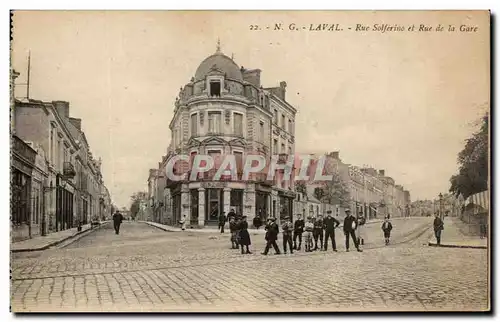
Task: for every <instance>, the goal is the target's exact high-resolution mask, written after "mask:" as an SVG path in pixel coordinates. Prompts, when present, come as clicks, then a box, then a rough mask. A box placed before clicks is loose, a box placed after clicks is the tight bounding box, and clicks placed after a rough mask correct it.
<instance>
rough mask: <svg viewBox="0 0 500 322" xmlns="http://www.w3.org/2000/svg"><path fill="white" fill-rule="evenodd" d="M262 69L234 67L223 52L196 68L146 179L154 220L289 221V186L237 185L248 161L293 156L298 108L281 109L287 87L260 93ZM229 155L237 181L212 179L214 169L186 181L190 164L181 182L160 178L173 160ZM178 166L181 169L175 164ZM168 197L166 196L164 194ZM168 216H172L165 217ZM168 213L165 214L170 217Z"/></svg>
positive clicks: (260, 179) (259, 181)
mask: <svg viewBox="0 0 500 322" xmlns="http://www.w3.org/2000/svg"><path fill="white" fill-rule="evenodd" d="M260 74H261V70H259V69H245V68H243V67H241V68H240V67H238V65H237V64H236V63H235V62H234V61H233V59H231V58H229V57H227V56H226V55H224V54H223V53H222V52H221V51H220V48H217V51H216V53H215V54H213V55H211V56H209V57H208V58H206V59H205V60H203V61H202V62H201V64H200V65H199V66H198V68H197V70H196V72H195V75H194V77H192V78H191V81H190V82H189V83H187V84H186V85H185V86H184V87H183V88H181V91H180V93H179V97H178V98H177V99H176V102H175V111H174V116H173V118H172V121H171V122H170V130H171V135H172V136H171V143H170V146H169V147H168V150H167V155H166V156H165V157H164V158H162V162H160V169H154V171H151V172H150V176H149V179H148V181H149V184H150V189H149V197H150V205H149V206H150V207H151V206H153V209H155V211H156V212H155V214H156V215H155V216H156V220H163V219H161V218H165V219H164V220H165V222H169V223H171V224H174V225H175V224H177V223H178V222H179V220H180V219H181V218H183V217H185V218H186V221H187V223H188V225H190V226H191V227H204V226H206V225H217V221H218V216H219V214H220V213H223V212H224V213H226V214H227V213H228V212H229V211H230V209H234V210H235V211H236V212H237V213H240V214H244V215H246V216H247V217H248V220H252V219H253V218H254V217H255V216H260V217H262V218H263V219H265V218H267V217H268V216H273V217H276V218H278V219H279V218H281V217H282V216H284V215H285V214H289V215H293V200H294V198H295V192H294V191H293V184H288V183H286V182H284V181H283V180H281V181H280V180H272V181H268V180H267V178H266V175H264V174H255V175H251V176H250V178H249V180H242V177H241V175H242V166H243V162H244V160H245V157H246V156H248V155H255V154H258V155H261V156H264V157H265V158H266V159H269V158H271V156H272V155H273V154H280V155H281V156H280V158H282V160H286V156H287V155H291V154H293V153H294V152H295V126H294V124H295V114H296V112H297V111H296V109H295V108H294V107H293V106H291V105H290V104H289V103H287V102H286V83H285V82H281V83H280V86H279V87H273V88H264V87H263V86H262V85H261V83H260ZM179 154H182V155H189V156H190V158H191V160H194V158H195V157H196V155H199V154H202V155H210V156H212V157H213V158H214V159H218V158H221V157H222V156H226V155H231V154H232V155H234V156H235V159H236V165H237V168H238V171H237V172H238V173H237V180H234V178H233V180H222V181H221V180H213V176H214V175H215V173H216V172H217V170H218V169H213V170H211V171H209V172H206V173H204V174H200V175H199V177H198V178H195V180H190V178H189V175H190V169H191V168H190V166H191V165H190V164H184V165H181V167H183V168H175V169H176V170H175V171H183V172H187V173H188V177H187V178H186V179H185V180H183V181H171V180H169V179H168V178H165V175H164V173H162V171H161V170H162V169H164V165H165V164H166V163H167V162H168V161H169V160H170V159H171V158H172V157H174V156H175V155H179ZM177 164H179V163H177ZM165 188H166V189H168V191H165V190H166V189H165ZM167 209H169V210H168V211H167ZM167 212H169V213H168V214H167Z"/></svg>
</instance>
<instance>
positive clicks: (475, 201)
mask: <svg viewBox="0 0 500 322" xmlns="http://www.w3.org/2000/svg"><path fill="white" fill-rule="evenodd" d="M465 205H466V208H472V207H473V208H475V209H476V210H475V212H489V209H490V195H489V191H488V190H486V191H483V192H479V193H476V194H473V195H472V196H469V198H467V200H466V202H465Z"/></svg>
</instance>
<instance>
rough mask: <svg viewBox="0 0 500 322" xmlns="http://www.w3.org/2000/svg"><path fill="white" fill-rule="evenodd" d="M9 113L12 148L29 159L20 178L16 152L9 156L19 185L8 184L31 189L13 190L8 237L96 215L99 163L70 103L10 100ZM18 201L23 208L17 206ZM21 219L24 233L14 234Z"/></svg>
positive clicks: (61, 227)
mask: <svg viewBox="0 0 500 322" xmlns="http://www.w3.org/2000/svg"><path fill="white" fill-rule="evenodd" d="M13 114H14V115H15V122H14V126H13V128H14V129H15V133H16V135H14V136H13V139H14V142H13V147H14V149H16V147H17V148H19V149H22V150H23V151H25V152H26V151H32V152H31V153H28V154H30V158H31V159H32V162H31V164H30V167H31V173H28V172H29V171H28V168H27V166H26V165H25V166H24V168H23V170H25V171H21V172H22V173H23V176H20V175H19V174H18V173H19V170H18V169H16V168H17V165H18V164H19V162H18V161H17V156H16V154H15V155H14V157H13V160H12V162H13V163H12V166H13V169H12V173H13V181H14V182H19V183H20V185H17V184H15V185H13V187H14V189H15V190H16V189H17V190H19V191H21V192H22V191H24V190H28V191H30V192H29V196H28V195H26V193H21V192H19V193H17V192H16V193H14V194H13V197H12V202H11V203H12V205H13V207H14V208H15V209H12V224H13V226H14V228H13V232H14V233H13V236H14V235H15V237H13V239H16V240H20V239H23V238H31V237H33V236H35V235H37V234H42V235H44V234H47V233H50V232H56V231H61V230H66V229H70V228H73V227H76V226H78V225H79V224H87V223H89V222H90V220H91V218H92V216H96V217H99V214H100V212H99V211H100V209H99V200H100V199H103V198H102V192H101V190H103V189H104V191H107V189H105V187H104V183H103V180H102V173H101V162H100V160H99V161H96V160H94V159H93V157H92V154H91V152H90V149H89V145H88V143H87V140H86V138H85V134H84V133H83V131H82V129H81V119H75V118H71V117H70V116H69V103H68V102H65V101H53V102H43V101H39V100H33V99H24V100H14V112H13ZM28 148H29V149H28ZM23 153H24V152H23ZM25 159H27V157H25ZM24 163H26V162H24ZM28 177H30V180H28ZM26 182H28V183H26ZM28 185H29V187H28ZM22 189H24V190H22ZM105 195H106V198H104V199H106V200H107V203H108V204H109V206H106V207H109V208H110V205H111V197H110V196H109V192H108V193H106V194H105ZM107 196H109V197H107ZM18 200H24V201H25V202H28V203H29V205H25V202H24V201H23V202H24V203H19V202H18ZM19 204H22V205H23V206H22V207H23V208H22V209H17V208H19V206H16V205H19ZM16 207H17V208H16ZM26 209H27V210H26ZM27 218H29V220H28V219H27ZM22 222H28V223H29V229H28V230H29V232H28V233H17V232H18V231H20V230H23V229H21V228H19V227H16V226H22V224H21V223H22ZM24 231H26V229H24Z"/></svg>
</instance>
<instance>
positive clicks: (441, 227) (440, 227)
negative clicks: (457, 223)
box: [434, 213, 444, 246]
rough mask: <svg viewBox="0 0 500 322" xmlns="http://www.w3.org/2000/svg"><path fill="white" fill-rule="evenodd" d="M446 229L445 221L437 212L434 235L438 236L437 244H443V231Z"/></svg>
mask: <svg viewBox="0 0 500 322" xmlns="http://www.w3.org/2000/svg"><path fill="white" fill-rule="evenodd" d="M443 230H444V222H443V221H442V220H441V218H440V217H439V214H437V213H436V218H435V219H434V235H435V236H436V242H437V245H438V246H439V245H441V232H442V231H443Z"/></svg>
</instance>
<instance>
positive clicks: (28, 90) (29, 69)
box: [26, 50, 31, 99]
mask: <svg viewBox="0 0 500 322" xmlns="http://www.w3.org/2000/svg"><path fill="white" fill-rule="evenodd" d="M30 74H31V50H30V51H29V52H28V77H27V81H26V98H27V99H29V98H30Z"/></svg>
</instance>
